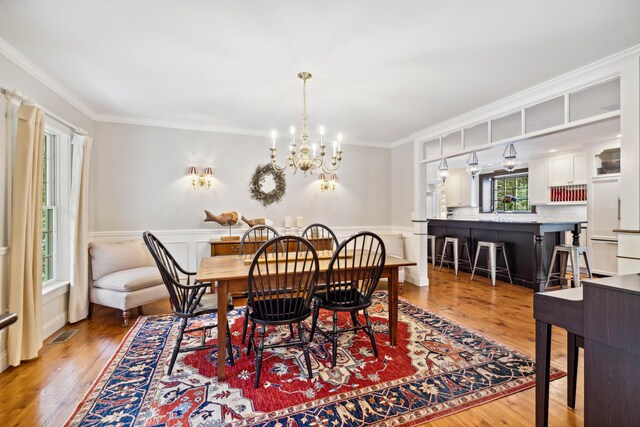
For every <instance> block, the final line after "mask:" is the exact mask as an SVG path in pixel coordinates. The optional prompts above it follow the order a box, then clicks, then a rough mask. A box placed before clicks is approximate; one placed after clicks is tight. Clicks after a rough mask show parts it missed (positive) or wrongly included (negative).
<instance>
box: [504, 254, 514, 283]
mask: <svg viewBox="0 0 640 427" xmlns="http://www.w3.org/2000/svg"><path fill="white" fill-rule="evenodd" d="M502 256H503V257H504V265H505V267H507V276H509V283H511V284H512V285H513V280H511V271H509V261H507V250H506V249H505V248H502Z"/></svg>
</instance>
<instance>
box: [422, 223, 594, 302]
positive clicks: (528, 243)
mask: <svg viewBox="0 0 640 427" xmlns="http://www.w3.org/2000/svg"><path fill="white" fill-rule="evenodd" d="M580 224H581V223H580V222H563V221H512V220H480V219H429V220H428V224H427V229H428V234H430V235H435V236H436V237H437V238H439V239H438V240H437V242H438V244H437V247H436V252H437V254H438V256H439V255H440V254H441V253H442V244H443V242H444V237H465V238H467V239H468V240H469V244H470V247H469V251H470V252H471V260H472V262H473V259H474V258H475V252H476V247H477V244H478V242H479V241H488V242H504V243H505V245H506V251H507V260H508V261H509V268H510V270H511V278H512V279H513V283H516V284H519V285H523V286H526V287H528V288H531V289H534V290H535V291H539V292H541V291H542V290H543V288H544V284H545V281H546V280H547V273H548V272H549V265H550V264H551V254H552V253H553V247H554V246H555V245H559V244H562V243H565V231H571V232H572V237H573V240H572V242H570V243H572V244H574V245H578V244H579V239H580ZM449 250H450V249H449ZM486 252H487V251H482V253H481V254H480V258H479V259H478V266H481V265H482V266H483V267H484V266H486V264H487V260H486V256H487V255H486ZM449 255H450V254H449ZM462 257H464V258H466V254H464V255H462ZM497 260H498V261H497V264H498V266H499V267H504V260H503V259H502V256H498V257H497ZM556 265H558V263H556ZM460 269H461V270H463V271H467V272H470V271H471V269H470V268H469V267H467V266H466V265H464V264H460ZM497 277H498V278H499V279H500V280H503V281H507V282H508V281H509V278H508V276H507V274H506V272H504V273H498V274H497Z"/></svg>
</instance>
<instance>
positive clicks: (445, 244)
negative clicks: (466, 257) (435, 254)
mask: <svg viewBox="0 0 640 427" xmlns="http://www.w3.org/2000/svg"><path fill="white" fill-rule="evenodd" d="M446 251H447V241H446V240H445V242H444V244H443V245H442V255H440V268H439V269H438V271H442V263H443V262H444V254H445V252H446ZM448 265H449V261H447V266H448Z"/></svg>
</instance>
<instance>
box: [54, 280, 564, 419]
mask: <svg viewBox="0 0 640 427" xmlns="http://www.w3.org/2000/svg"><path fill="white" fill-rule="evenodd" d="M242 310H243V309H242V308H240V309H237V310H234V312H232V313H230V317H229V319H230V320H229V321H230V324H231V330H232V342H233V349H234V351H233V352H234V356H235V366H227V373H228V378H229V379H228V380H227V381H225V382H220V383H219V382H218V381H217V379H216V377H215V373H216V364H215V360H216V355H217V353H216V350H215V349H214V350H213V351H211V350H205V351H199V352H193V353H182V354H180V355H179V356H178V360H177V362H176V366H175V367H174V369H173V373H172V375H170V376H168V375H166V370H167V363H168V361H169V358H170V354H171V347H172V344H173V342H174V340H175V337H176V333H177V326H178V323H177V322H176V321H175V319H174V318H173V317H172V316H169V315H167V316H149V317H141V318H140V319H139V320H138V322H137V323H136V325H135V326H134V327H133V328H132V329H131V331H130V332H129V334H128V335H127V336H126V338H125V339H124V340H123V342H122V344H121V346H120V348H119V349H118V351H117V353H116V355H115V356H114V357H113V359H112V360H111V362H110V363H109V364H108V365H107V367H106V368H105V370H104V371H103V372H102V374H101V375H100V377H99V378H98V379H97V380H96V382H95V384H94V385H93V386H92V388H91V389H90V391H89V393H88V394H87V396H86V397H85V399H84V400H83V402H81V403H80V405H79V406H78V408H77V409H76V411H75V413H74V415H73V416H72V418H71V419H70V420H69V421H68V423H67V425H71V426H93V425H96V426H98V425H100V426H102V425H105V426H106V425H110V426H111V425H113V426H222V425H230V426H265V427H266V426H273V427H293V426H313V427H333V426H371V425H382V426H394V425H403V426H410V425H417V424H420V423H424V422H427V421H430V420H433V419H436V418H440V417H444V416H446V415H450V414H453V413H455V412H458V411H462V410H464V409H467V408H470V407H472V406H476V405H480V404H483V403H486V402H488V401H491V400H494V399H498V398H501V397H504V396H506V395H509V394H513V393H516V392H518V391H521V390H524V389H527V388H530V387H533V386H534V383H535V377H534V362H533V360H532V358H530V357H528V356H526V355H523V354H521V353H519V352H517V351H515V350H513V349H510V348H508V347H506V346H505V345H503V344H500V343H498V342H496V341H493V340H491V339H489V338H487V337H484V336H482V335H480V334H479V333H477V332H474V331H471V330H469V329H467V328H465V327H463V326H461V325H458V324H456V323H454V322H452V321H450V320H447V319H444V318H442V317H440V316H437V315H435V314H433V313H430V312H428V311H426V310H424V309H423V308H420V307H417V306H415V305H413V304H411V303H409V302H407V301H405V300H403V299H400V307H399V330H398V332H399V336H398V346H397V347H395V348H392V347H390V345H389V340H388V321H387V319H388V317H387V294H386V292H378V293H376V295H375V297H374V304H373V306H372V307H371V309H370V310H369V312H370V318H371V320H372V322H373V325H374V329H375V331H376V342H377V344H378V351H379V357H378V358H377V359H376V358H375V357H374V356H373V352H372V350H371V343H370V342H369V339H368V337H367V335H366V334H365V333H364V332H360V333H359V334H357V335H354V334H353V333H346V334H343V335H341V337H340V341H339V347H340V350H339V352H338V361H337V364H336V367H335V368H333V369H332V368H331V356H330V353H331V345H330V343H329V342H326V341H325V340H324V338H323V337H322V336H321V335H319V334H316V337H315V340H314V342H313V343H312V347H311V360H312V366H313V378H312V379H308V378H307V377H306V368H305V363H304V357H303V356H302V352H301V351H300V350H298V349H294V348H288V349H287V348H279V349H273V351H270V352H265V354H264V362H263V366H262V377H261V387H260V388H259V389H254V388H253V381H254V371H255V359H254V353H252V354H251V357H247V356H246V355H245V352H244V351H243V350H244V348H243V347H242V346H241V345H240V334H241V330H242V312H243V311H242ZM360 320H361V321H364V319H363V318H362V316H361V317H360ZM339 321H340V322H341V323H342V324H343V325H350V324H351V318H350V317H349V316H348V314H347V315H345V316H341V317H340V319H339ZM330 325H331V318H330V314H329V313H322V314H321V316H320V326H321V327H324V328H328V327H330ZM271 332H272V333H271V334H269V340H270V341H271V342H276V341H281V340H286V339H288V338H289V335H290V332H289V328H288V327H284V328H279V329H277V330H276V329H273V330H272V331H271ZM188 339H190V340H199V337H195V336H193V337H189V338H188ZM564 375H565V374H564V373H563V372H561V371H559V370H557V369H553V368H552V371H551V379H557V378H560V377H562V376H564Z"/></svg>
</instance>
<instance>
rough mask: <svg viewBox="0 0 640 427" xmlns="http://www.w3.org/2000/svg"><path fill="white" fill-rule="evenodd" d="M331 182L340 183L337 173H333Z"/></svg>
mask: <svg viewBox="0 0 640 427" xmlns="http://www.w3.org/2000/svg"><path fill="white" fill-rule="evenodd" d="M329 181H332V182H337V181H338V175H336V174H335V173H332V174H331V178H330V179H329Z"/></svg>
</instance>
